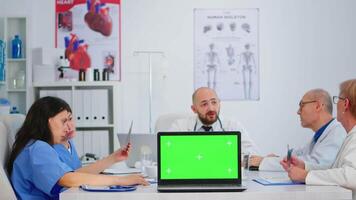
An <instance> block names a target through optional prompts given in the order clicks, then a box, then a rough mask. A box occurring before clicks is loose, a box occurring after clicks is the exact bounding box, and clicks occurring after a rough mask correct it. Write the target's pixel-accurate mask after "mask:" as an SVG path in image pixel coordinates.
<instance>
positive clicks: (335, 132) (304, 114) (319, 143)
mask: <svg viewBox="0 0 356 200" xmlns="http://www.w3.org/2000/svg"><path fill="white" fill-rule="evenodd" d="M332 110H333V107H332V102H331V97H330V95H329V93H328V92H327V91H325V90H323V89H313V90H310V91H308V92H307V93H306V94H305V95H304V96H303V98H302V100H300V102H299V109H298V112H297V113H298V115H299V117H300V123H301V125H302V127H304V128H309V129H311V130H313V132H314V136H313V137H312V139H311V140H310V141H309V142H308V143H307V144H306V145H305V146H304V147H302V148H299V149H295V151H294V154H295V155H296V156H297V157H298V158H299V159H301V160H303V161H304V162H305V169H306V170H308V171H309V170H313V169H327V168H330V167H331V165H332V164H333V162H334V160H335V158H336V155H337V153H338V152H339V149H340V147H341V145H342V143H343V141H344V139H345V137H346V131H345V129H344V128H343V127H342V125H341V124H340V123H339V122H338V121H337V120H336V119H333V117H332ZM281 160H282V158H281V157H277V156H266V157H261V156H251V159H250V165H251V166H259V170H260V171H284V170H283V168H282V166H281V165H280V161H281Z"/></svg>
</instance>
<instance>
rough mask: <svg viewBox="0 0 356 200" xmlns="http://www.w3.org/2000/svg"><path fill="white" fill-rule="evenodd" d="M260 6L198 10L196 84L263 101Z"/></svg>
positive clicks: (232, 96)
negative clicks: (260, 55) (261, 95)
mask: <svg viewBox="0 0 356 200" xmlns="http://www.w3.org/2000/svg"><path fill="white" fill-rule="evenodd" d="M258 12H259V11H258V9H195V10H194V87H195V88H198V87H202V86H207V87H210V88H213V89H215V90H216V92H217V93H218V96H219V97H220V99H221V100H259V98H260V91H259V90H260V88H259V84H260V80H259V72H260V70H259V51H258Z"/></svg>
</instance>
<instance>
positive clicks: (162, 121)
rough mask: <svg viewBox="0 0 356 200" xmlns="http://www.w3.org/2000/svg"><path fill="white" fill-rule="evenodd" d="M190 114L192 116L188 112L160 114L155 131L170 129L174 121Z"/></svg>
mask: <svg viewBox="0 0 356 200" xmlns="http://www.w3.org/2000/svg"><path fill="white" fill-rule="evenodd" d="M190 116H192V114H188V113H168V114H163V115H160V116H159V117H158V118H157V120H156V125H155V133H158V132H160V131H168V130H169V129H170V128H171V127H172V124H173V122H174V121H176V120H178V119H183V118H187V117H190Z"/></svg>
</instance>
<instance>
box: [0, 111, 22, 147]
mask: <svg viewBox="0 0 356 200" xmlns="http://www.w3.org/2000/svg"><path fill="white" fill-rule="evenodd" d="M0 121H2V122H3V123H4V124H5V126H6V128H7V130H8V132H9V138H8V142H9V145H10V147H12V144H13V143H14V142H15V136H16V133H17V131H18V130H19V128H20V127H21V126H22V124H23V122H24V121H25V115H23V114H8V115H0Z"/></svg>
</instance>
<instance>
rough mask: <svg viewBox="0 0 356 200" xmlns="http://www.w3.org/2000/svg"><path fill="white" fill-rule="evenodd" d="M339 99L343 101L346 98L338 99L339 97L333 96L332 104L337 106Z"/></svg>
mask: <svg viewBox="0 0 356 200" xmlns="http://www.w3.org/2000/svg"><path fill="white" fill-rule="evenodd" d="M339 99H341V100H343V101H345V100H346V98H345V97H339V96H333V102H334V104H337V103H338V102H339Z"/></svg>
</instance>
